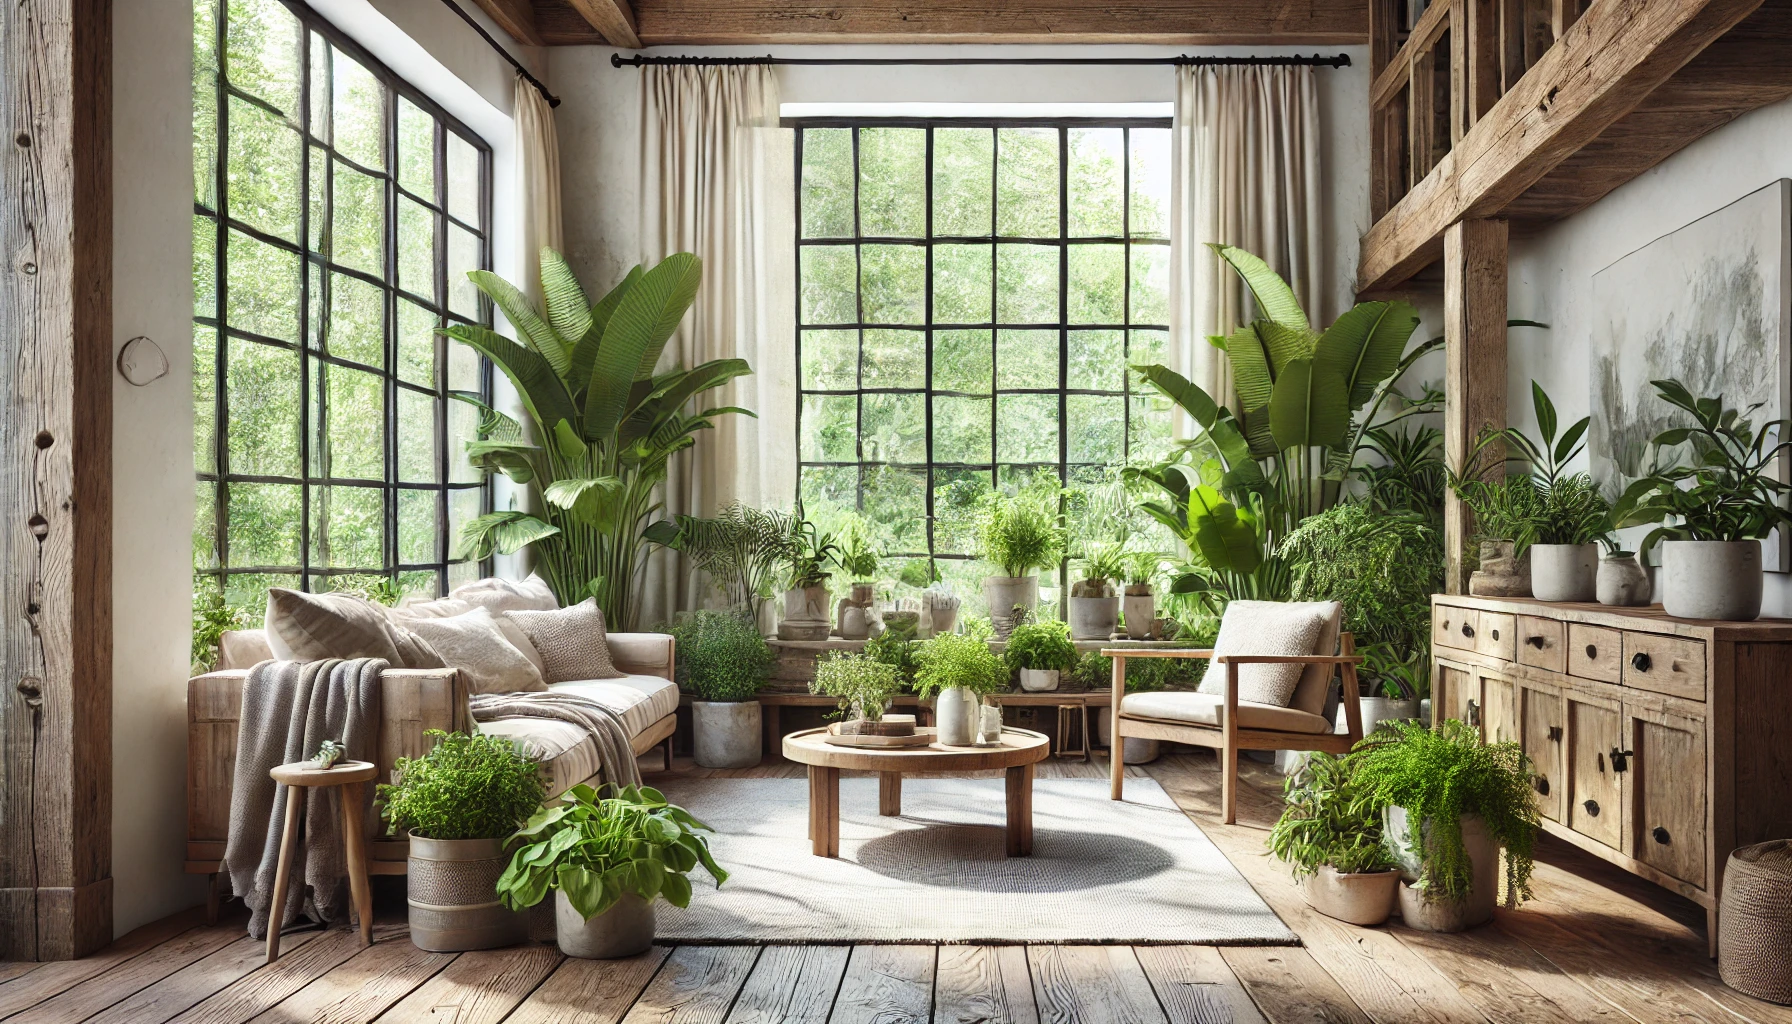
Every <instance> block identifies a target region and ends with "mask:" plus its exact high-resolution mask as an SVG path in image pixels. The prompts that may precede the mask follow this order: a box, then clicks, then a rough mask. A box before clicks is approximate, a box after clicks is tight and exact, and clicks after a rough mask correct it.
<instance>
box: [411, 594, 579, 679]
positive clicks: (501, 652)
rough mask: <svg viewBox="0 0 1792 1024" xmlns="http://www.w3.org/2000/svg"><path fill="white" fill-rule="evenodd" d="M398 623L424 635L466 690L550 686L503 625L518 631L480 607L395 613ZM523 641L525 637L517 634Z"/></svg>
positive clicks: (500, 617)
mask: <svg viewBox="0 0 1792 1024" xmlns="http://www.w3.org/2000/svg"><path fill="white" fill-rule="evenodd" d="M394 618H395V619H396V620H397V622H398V623H399V624H400V625H401V626H408V627H409V628H410V629H411V630H413V631H414V632H415V633H416V634H417V635H418V636H420V637H422V638H423V639H424V641H425V642H427V643H428V644H429V646H430V647H432V648H434V650H435V652H436V654H437V655H438V656H440V657H441V659H442V661H443V662H444V663H446V664H448V665H451V666H453V667H454V668H457V669H459V670H460V671H461V674H462V675H464V676H465V677H466V679H467V689H468V690H469V691H471V692H473V693H518V692H530V691H537V692H538V691H542V690H546V689H547V688H548V684H547V681H546V680H544V679H543V678H542V675H541V670H540V669H539V668H537V667H536V665H535V662H533V661H531V660H529V657H528V656H527V655H526V654H525V653H524V652H523V651H521V650H519V649H518V648H517V646H516V645H515V644H513V643H512V642H511V641H510V639H509V637H508V636H507V635H506V632H505V629H504V628H503V627H504V626H509V627H510V630H511V631H512V632H515V633H517V634H519V637H520V634H521V633H522V631H521V629H519V628H518V627H517V626H516V625H515V624H513V623H509V622H508V621H505V622H502V623H501V622H500V620H501V619H503V616H494V615H492V613H491V612H489V611H486V610H485V609H484V608H479V607H474V608H473V609H472V610H471V611H468V612H466V613H465V614H462V615H450V616H447V617H446V618H434V617H428V616H425V617H422V618H407V617H405V616H403V615H395V616H394ZM520 638H521V639H522V641H523V643H525V644H527V643H528V642H529V641H528V639H527V637H520Z"/></svg>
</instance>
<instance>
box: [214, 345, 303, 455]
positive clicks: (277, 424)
mask: <svg viewBox="0 0 1792 1024" xmlns="http://www.w3.org/2000/svg"><path fill="white" fill-rule="evenodd" d="M225 386H226V387H227V388H229V389H230V390H229V402H228V411H227V414H226V415H227V416H228V417H229V419H228V423H229V425H230V446H229V447H230V453H229V454H230V471H231V472H232V473H243V474H248V475H251V476H290V477H296V476H298V475H299V354H298V353H297V352H295V351H293V350H291V349H285V348H276V347H275V346H273V345H263V344H261V343H260V342H256V341H248V340H246V339H243V338H231V339H230V345H229V354H228V358H227V360H226V363H225Z"/></svg>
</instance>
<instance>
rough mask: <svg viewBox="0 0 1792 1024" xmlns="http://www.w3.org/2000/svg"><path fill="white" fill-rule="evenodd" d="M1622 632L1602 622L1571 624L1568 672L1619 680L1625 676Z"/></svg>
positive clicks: (1614, 681)
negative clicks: (1605, 626)
mask: <svg viewBox="0 0 1792 1024" xmlns="http://www.w3.org/2000/svg"><path fill="white" fill-rule="evenodd" d="M1623 664H1624V639H1623V634H1621V633H1619V632H1618V631H1617V630H1615V629H1606V628H1604V627H1602V626H1583V625H1581V624H1580V623H1578V622H1570V623H1569V624H1568V674H1569V675H1571V676H1580V677H1581V678H1582V679H1597V680H1599V681H1600V682H1605V683H1616V682H1619V681H1621V680H1622V679H1623V676H1624V671H1623V668H1622V666H1623Z"/></svg>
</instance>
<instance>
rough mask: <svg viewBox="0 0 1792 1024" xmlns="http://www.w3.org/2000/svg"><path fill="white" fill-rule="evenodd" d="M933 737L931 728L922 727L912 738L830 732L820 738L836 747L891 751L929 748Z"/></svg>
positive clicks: (927, 726)
mask: <svg viewBox="0 0 1792 1024" xmlns="http://www.w3.org/2000/svg"><path fill="white" fill-rule="evenodd" d="M934 735H935V733H934V730H933V726H930V725H923V726H920V727H918V728H917V729H915V734H914V735H913V736H837V735H835V734H834V733H832V732H830V733H827V734H826V735H824V736H823V737H822V741H823V742H825V743H831V744H833V745H834V746H837V747H873V748H877V749H881V750H891V749H900V748H902V747H925V746H931V745H932V743H933V740H934Z"/></svg>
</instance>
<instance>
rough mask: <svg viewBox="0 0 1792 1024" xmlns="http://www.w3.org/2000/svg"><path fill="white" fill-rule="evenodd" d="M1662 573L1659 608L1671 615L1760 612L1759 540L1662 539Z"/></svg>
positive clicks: (1744, 618) (1743, 616)
mask: <svg viewBox="0 0 1792 1024" xmlns="http://www.w3.org/2000/svg"><path fill="white" fill-rule="evenodd" d="M1661 576H1662V594H1661V607H1662V610H1663V611H1665V612H1667V613H1668V614H1669V615H1673V616H1676V617H1678V618H1682V619H1722V620H1725V621H1729V622H1753V621H1754V620H1755V619H1758V618H1760V617H1761V542H1760V541H1758V540H1737V541H1723V540H1669V541H1663V542H1662V544H1661Z"/></svg>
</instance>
